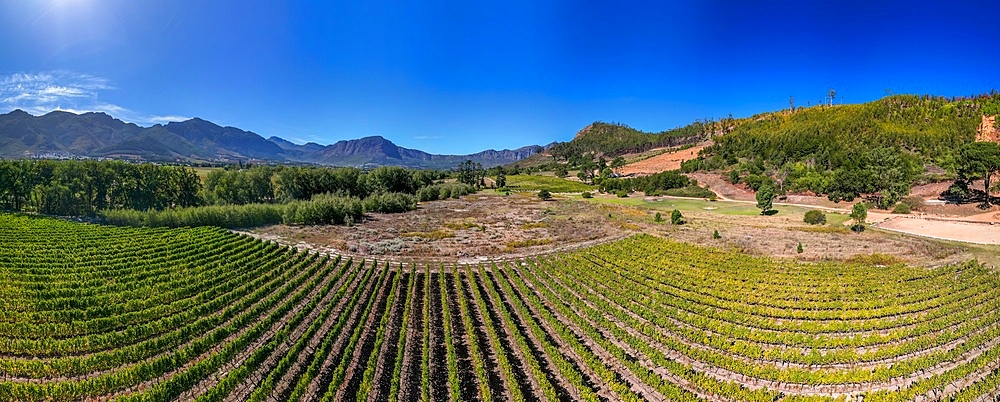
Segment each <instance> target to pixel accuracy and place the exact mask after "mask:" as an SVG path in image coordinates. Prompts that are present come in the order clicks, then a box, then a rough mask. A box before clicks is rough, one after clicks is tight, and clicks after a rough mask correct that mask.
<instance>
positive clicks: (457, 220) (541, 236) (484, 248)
mask: <svg viewBox="0 0 1000 402" xmlns="http://www.w3.org/2000/svg"><path fill="white" fill-rule="evenodd" d="M629 233H630V232H629V231H627V230H624V229H622V228H621V227H620V226H618V225H615V224H613V222H611V220H610V219H608V218H607V217H606V216H604V215H601V214H600V213H599V211H595V209H594V208H592V207H590V206H588V205H586V204H582V203H576V202H564V201H560V200H558V196H557V199H556V200H552V201H542V200H540V199H538V198H537V197H535V196H534V195H532V194H518V193H515V194H512V195H509V196H503V195H497V194H491V193H489V192H486V191H484V192H482V193H480V194H474V195H471V196H466V197H463V198H462V199H458V200H445V201H432V202H423V203H420V206H419V207H418V208H417V210H415V211H410V212H406V213H401V214H371V215H370V216H368V218H366V219H365V221H364V222H363V223H361V224H359V225H356V226H353V227H347V226H302V227H300V226H287V225H276V226H269V227H264V228H259V229H256V230H254V231H253V232H252V234H253V235H255V236H257V237H261V238H265V239H271V240H276V241H279V242H282V243H286V244H301V245H303V246H306V247H308V248H313V249H320V250H323V251H329V252H333V253H337V254H345V255H359V256H374V257H376V258H379V257H380V256H384V257H385V258H379V259H393V260H411V259H419V260H421V261H429V260H435V261H438V260H439V261H446V262H453V261H457V262H475V261H479V260H485V259H497V258H514V257H517V256H522V255H532V254H542V253H547V252H552V251H555V250H561V249H566V248H573V247H580V246H586V245H588V244H593V243H599V242H603V241H607V240H610V239H615V238H619V237H621V236H624V235H627V234H629Z"/></svg>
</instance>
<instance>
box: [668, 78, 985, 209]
mask: <svg viewBox="0 0 1000 402" xmlns="http://www.w3.org/2000/svg"><path fill="white" fill-rule="evenodd" d="M998 109H1000V95H998V94H996V93H994V94H991V95H983V96H979V97H976V98H944V97H935V96H928V95H924V96H917V95H896V96H889V97H886V98H883V99H880V100H877V101H874V102H869V103H865V104H857V105H840V106H832V107H830V106H815V107H811V108H804V109H797V110H795V111H789V110H785V111H781V112H772V113H764V114H760V115H756V116H753V117H751V118H748V119H742V120H740V121H738V122H737V123H736V124H735V127H734V128H733V130H732V131H731V132H729V133H726V134H723V135H720V136H717V137H715V138H714V141H715V144H714V145H713V146H711V147H709V148H706V149H705V150H704V151H702V156H701V157H700V158H699V159H696V160H693V161H689V162H688V163H685V165H684V167H683V169H684V170H685V171H695V170H722V171H727V172H728V174H729V176H728V177H730V179H731V180H732V181H734V182H738V181H746V182H747V183H748V184H750V185H751V187H754V188H756V187H757V186H759V185H760V184H762V183H765V182H769V181H773V182H774V184H775V185H776V186H777V187H779V188H780V189H782V190H791V191H805V190H808V191H812V192H815V193H818V194H827V195H829V196H830V198H831V199H834V200H839V199H848V200H849V199H853V198H854V197H857V196H858V195H859V194H873V193H878V194H879V198H880V199H881V196H883V195H887V196H888V199H890V200H891V199H895V198H898V196H899V195H901V194H905V193H906V192H908V190H909V187H910V185H912V184H913V183H915V182H916V181H918V180H920V179H922V178H923V179H933V178H940V177H948V176H951V175H954V173H955V172H956V169H957V166H956V160H955V156H956V154H957V152H958V150H959V149H960V148H961V147H962V146H963V145H964V144H966V143H969V142H972V141H974V140H975V138H976V130H977V128H978V127H979V124H980V122H981V121H982V117H983V115H984V114H995V113H996V112H997V110H998ZM942 171H943V172H945V173H943V174H942V173H941V172H942ZM935 172H936V173H935ZM934 175H937V176H936V177H932V176H934Z"/></svg>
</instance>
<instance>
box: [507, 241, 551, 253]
mask: <svg viewBox="0 0 1000 402" xmlns="http://www.w3.org/2000/svg"><path fill="white" fill-rule="evenodd" d="M551 243H552V239H524V240H514V241H510V242H507V251H512V250H516V249H519V248H526V247H534V246H544V245H546V244H551Z"/></svg>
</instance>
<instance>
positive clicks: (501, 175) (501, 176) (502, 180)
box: [495, 166, 507, 187]
mask: <svg viewBox="0 0 1000 402" xmlns="http://www.w3.org/2000/svg"><path fill="white" fill-rule="evenodd" d="M495 181H496V184H497V187H507V172H506V171H505V170H504V168H503V166H497V176H496V180H495Z"/></svg>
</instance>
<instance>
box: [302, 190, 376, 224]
mask: <svg viewBox="0 0 1000 402" xmlns="http://www.w3.org/2000/svg"><path fill="white" fill-rule="evenodd" d="M363 216H364V206H363V205H362V201H361V200H359V199H358V198H355V197H338V196H333V195H329V194H323V195H317V196H313V198H312V199H311V200H309V201H296V202H291V203H288V204H286V205H285V212H284V214H283V215H282V220H283V221H284V223H286V224H303V225H340V224H347V225H352V224H354V222H357V221H360V220H361V218H362V217H363Z"/></svg>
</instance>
